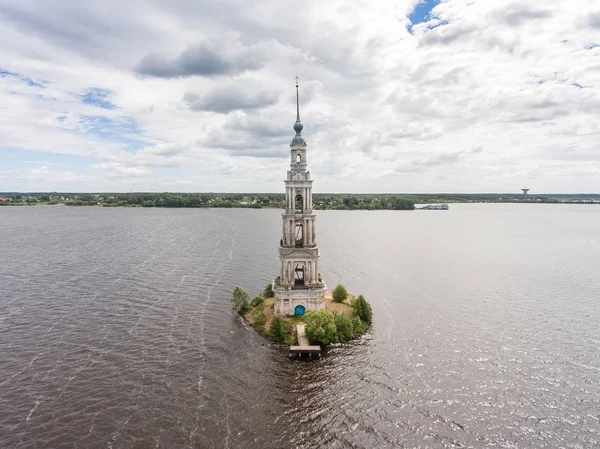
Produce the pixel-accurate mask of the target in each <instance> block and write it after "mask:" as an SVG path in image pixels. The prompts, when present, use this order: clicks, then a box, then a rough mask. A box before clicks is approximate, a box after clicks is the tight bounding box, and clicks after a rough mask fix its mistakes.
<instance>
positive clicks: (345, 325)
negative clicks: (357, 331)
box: [333, 312, 354, 341]
mask: <svg viewBox="0 0 600 449" xmlns="http://www.w3.org/2000/svg"><path fill="white" fill-rule="evenodd" d="M333 321H334V322H335V328H336V329H337V335H338V340H339V341H349V340H352V338H353V337H354V325H353V324H352V319H351V318H350V317H347V316H346V315H344V314H343V313H337V312H336V313H334V314H333Z"/></svg>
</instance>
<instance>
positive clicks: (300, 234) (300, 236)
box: [296, 223, 304, 247]
mask: <svg viewBox="0 0 600 449" xmlns="http://www.w3.org/2000/svg"><path fill="white" fill-rule="evenodd" d="M302 245H304V228H303V226H302V223H297V224H296V246H297V247H302Z"/></svg>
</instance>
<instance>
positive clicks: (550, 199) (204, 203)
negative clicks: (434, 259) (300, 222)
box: [0, 192, 600, 210]
mask: <svg viewBox="0 0 600 449" xmlns="http://www.w3.org/2000/svg"><path fill="white" fill-rule="evenodd" d="M457 203H477V204H483V203H512V204H600V194H553V195H535V194H531V193H530V194H527V195H524V194H522V193H519V194H501V193H497V194H387V193H377V194H366V193H365V194H344V193H335V194H334V193H320V194H314V195H313V209H314V210H414V209H415V205H425V204H457ZM58 204H64V205H66V206H94V207H160V208H227V209H229V208H244V209H283V208H284V206H285V197H284V194H283V193H167V192H164V193H95V194H88V193H55V192H53V193H13V192H10V193H0V207H2V206H44V205H58Z"/></svg>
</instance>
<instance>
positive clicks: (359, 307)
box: [351, 295, 373, 326]
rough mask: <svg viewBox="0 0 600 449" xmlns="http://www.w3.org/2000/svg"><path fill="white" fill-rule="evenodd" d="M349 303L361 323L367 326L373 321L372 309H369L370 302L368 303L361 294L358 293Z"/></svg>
mask: <svg viewBox="0 0 600 449" xmlns="http://www.w3.org/2000/svg"><path fill="white" fill-rule="evenodd" d="M351 305H352V310H353V311H354V315H355V316H357V317H358V318H360V320H361V321H362V322H363V323H365V324H366V325H367V326H370V325H371V324H372V323H373V309H371V304H369V302H368V301H367V300H366V299H365V297H364V296H363V295H358V297H357V298H356V299H355V300H354V301H352V304H351Z"/></svg>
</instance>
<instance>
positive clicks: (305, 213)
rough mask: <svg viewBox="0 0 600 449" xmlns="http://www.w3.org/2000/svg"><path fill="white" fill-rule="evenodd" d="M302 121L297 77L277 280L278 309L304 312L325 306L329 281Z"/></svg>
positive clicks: (299, 313)
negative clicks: (323, 273)
mask: <svg viewBox="0 0 600 449" xmlns="http://www.w3.org/2000/svg"><path fill="white" fill-rule="evenodd" d="M303 128H304V126H303V125H302V122H300V101H299V94H298V77H296V122H295V123H294V131H296V135H295V136H294V138H293V139H292V141H291V143H290V156H291V161H290V170H289V171H288V172H287V179H286V180H285V212H284V213H283V214H281V217H282V220H283V238H282V239H281V241H280V245H279V260H280V262H281V274H280V275H279V277H278V278H277V279H275V282H274V291H275V313H276V314H278V315H303V314H304V312H305V311H306V310H319V309H322V308H323V301H324V298H325V288H326V287H325V284H324V283H323V282H322V281H321V280H320V279H319V248H318V247H317V243H316V239H315V236H316V233H315V219H316V216H315V214H314V213H313V202H312V183H313V181H312V179H310V172H309V171H308V170H307V169H306V168H307V160H306V141H305V140H304V138H303V137H302V129H303Z"/></svg>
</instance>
